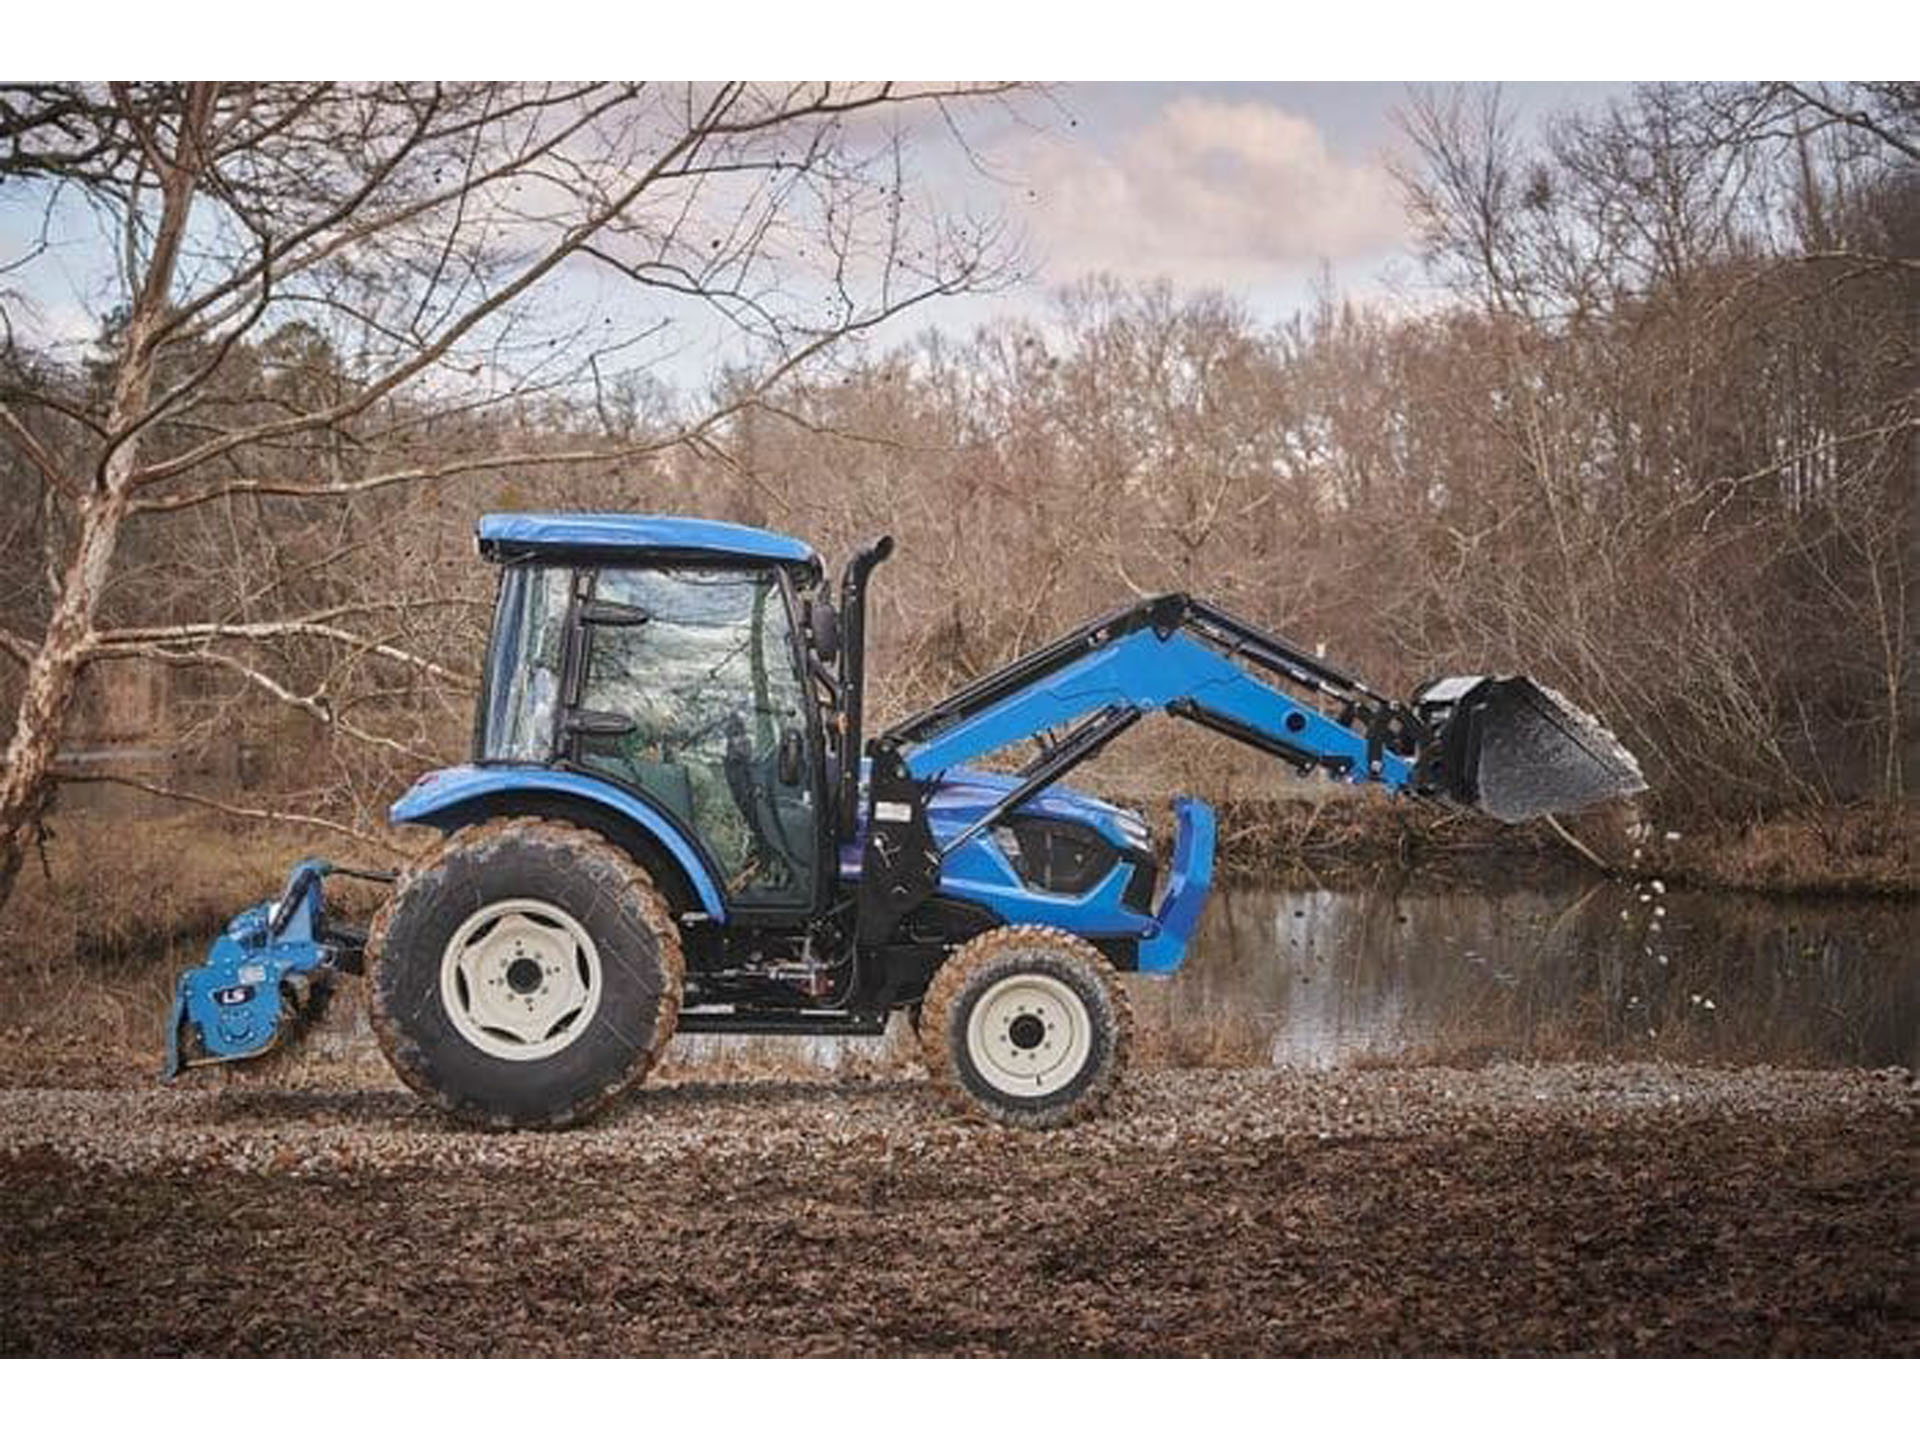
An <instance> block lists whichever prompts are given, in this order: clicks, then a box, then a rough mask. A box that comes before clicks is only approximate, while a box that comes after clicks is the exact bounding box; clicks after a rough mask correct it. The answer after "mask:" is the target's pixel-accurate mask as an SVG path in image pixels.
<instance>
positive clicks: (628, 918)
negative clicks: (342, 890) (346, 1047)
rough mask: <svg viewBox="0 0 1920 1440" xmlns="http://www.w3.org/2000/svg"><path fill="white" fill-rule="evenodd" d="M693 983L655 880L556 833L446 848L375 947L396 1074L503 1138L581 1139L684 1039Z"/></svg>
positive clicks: (507, 825) (396, 905) (596, 841)
mask: <svg viewBox="0 0 1920 1440" xmlns="http://www.w3.org/2000/svg"><path fill="white" fill-rule="evenodd" d="M684 975H685V962H684V960H683V958H682V956H681V951H680V934H679V929H678V927H677V926H676V925H675V924H674V921H673V917H672V914H671V913H670V912H669V910H668V909H667V905H666V902H665V901H664V900H662V899H661V897H660V893H659V891H658V890H657V889H656V888H655V886H654V884H653V882H652V880H651V879H650V878H649V877H648V875H647V873H646V871H645V870H643V869H642V868H641V867H640V866H639V865H638V864H637V863H635V861H634V860H633V859H632V858H631V857H630V856H628V855H627V854H626V853H625V852H624V851H622V850H620V849H619V848H618V847H617V846H615V845H613V844H612V843H611V842H610V841H608V840H605V839H603V838H602V837H601V836H598V835H595V834H593V833H592V832H590V831H586V830H581V829H579V828H577V827H575V826H571V825H566V824H562V823H560V822H558V821H553V820H540V819H528V818H522V819H506V820H495V821H489V822H488V823H486V824H483V825H478V826H475V827H473V828H471V829H468V830H462V831H459V832H458V833H456V834H454V835H453V836H451V837H449V839H448V840H447V841H446V842H445V843H444V844H443V845H442V846H441V847H440V848H439V849H438V850H437V851H436V852H434V854H433V855H432V856H430V857H429V858H428V859H427V860H426V861H425V862H424V863H423V864H422V865H421V866H420V867H419V868H418V869H417V870H414V871H412V872H410V873H409V874H407V875H406V876H404V877H402V879H401V881H400V883H399V884H398V885H397V886H396V887H395V890H394V894H393V896H392V898H391V899H389V900H388V902H387V904H386V906H385V907H384V908H383V909H382V910H381V911H380V913H379V915H377V916H376V917H375V918H374V922H373V925H372V927H371V929H370V931H369V934H368V938H367V990H368V995H369V997H370V1006H369V1008H370V1010H371V1012H372V1017H373V1028H374V1033H375V1034H376V1035H377V1036H378V1037H379V1040H380V1048H381V1049H382V1050H383V1051H384V1052H385V1053H386V1056H387V1060H388V1061H389V1063H391V1064H392V1066H393V1068H394V1070H395V1071H396V1072H397V1073H398V1074H399V1076H400V1078H401V1079H402V1080H404V1081H406V1083H407V1084H408V1086H410V1087H411V1088H412V1089H413V1090H414V1091H416V1092H417V1093H419V1094H420V1095H422V1096H424V1097H426V1098H427V1099H428V1100H431V1101H432V1102H433V1103H434V1104H435V1105H438V1106H439V1107H440V1108H441V1109H443V1110H446V1111H447V1112H449V1113H450V1114H452V1115H455V1116H457V1117H458V1118H460V1119H462V1120H466V1121H469V1122H472V1123H476V1124H481V1125H486V1126H490V1127H493V1128H496V1129H513V1128H543V1129H545V1128H558V1127H561V1126H566V1125H572V1124H576V1123H578V1122H579V1121H581V1120H584V1119H586V1118H587V1117H588V1116H590V1115H592V1114H594V1113H595V1112H596V1111H598V1110H600V1109H602V1108H604V1107H605V1106H606V1105H608V1104H609V1103H610V1102H611V1101H613V1100H614V1098H615V1097H617V1096H618V1095H619V1094H620V1093H621V1092H622V1091H624V1090H626V1089H628V1088H629V1087H630V1086H632V1085H635V1084H637V1083H639V1081H640V1080H641V1079H642V1078H643V1077H644V1076H645V1074H646V1072H647V1071H648V1069H650V1068H651V1066H652V1064H653V1062H654V1061H655V1060H656V1059H657V1058H658V1057H659V1055H660V1053H661V1052H662V1051H663V1050H664V1049H665V1048H666V1045H667V1042H668V1041H669V1040H670V1039H671V1038H672V1036H673V1029H674V1025H675V1023H676V1021H677V1020H678V1019H679V1014H680V991H681V984H682V981H683V978H684Z"/></svg>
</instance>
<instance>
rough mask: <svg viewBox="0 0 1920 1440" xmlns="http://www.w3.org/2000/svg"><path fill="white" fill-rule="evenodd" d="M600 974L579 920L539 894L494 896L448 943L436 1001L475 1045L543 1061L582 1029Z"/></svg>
mask: <svg viewBox="0 0 1920 1440" xmlns="http://www.w3.org/2000/svg"><path fill="white" fill-rule="evenodd" d="M600 976H601V967H600V952H599V951H598V950H597V949H595V948H594V944H593V940H592V937H590V936H589V935H588V934H587V932H586V930H585V929H584V928H582V926H581V924H580V922H579V921H578V920H575V919H574V918H573V917H572V916H571V915H569V914H567V912H566V911H564V910H562V909H560V908H559V907H558V906H554V905H549V904H547V903H546V902H545V901H544V900H500V901H496V902H495V903H494V904H492V905H487V906H484V907H483V908H481V909H479V910H476V911H474V913H473V914H472V915H470V916H468V917H467V919H466V921H465V922H464V923H463V924H462V925H461V926H460V928H459V929H458V930H456V931H454V932H453V938H452V939H451V940H449V941H448V942H447V948H446V950H445V951H444V952H443V953H442V955H441V958H440V1001H441V1003H442V1004H443V1005H444V1006H445V1007H446V1011H447V1018H448V1019H450V1020H452V1021H453V1028H454V1029H456V1030H458V1031H459V1032H460V1034H461V1037H462V1038H463V1039H465V1040H466V1042H467V1043H468V1044H470V1045H472V1046H473V1047H474V1048H475V1049H476V1050H480V1051H483V1052H485V1053H486V1054H488V1055H492V1056H494V1057H495V1058H497V1059H501V1060H543V1059H545V1058H546V1057H547V1056H549V1055H555V1054H558V1053H559V1052H560V1051H562V1050H564V1049H566V1048H567V1046H569V1045H571V1044H573V1042H574V1041H576V1040H578V1039H579V1038H580V1037H581V1036H582V1035H584V1034H586V1032H587V1027H588V1025H589V1024H590V1023H591V1022H592V1020H593V1016H594V1012H595V1011H597V1010H598V1009H599V1008H600V992H601V981H600Z"/></svg>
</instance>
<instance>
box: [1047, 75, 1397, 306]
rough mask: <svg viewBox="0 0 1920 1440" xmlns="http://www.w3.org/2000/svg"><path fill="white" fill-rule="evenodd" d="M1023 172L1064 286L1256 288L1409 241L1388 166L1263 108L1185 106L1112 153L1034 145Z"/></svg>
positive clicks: (1051, 266) (1060, 141) (1168, 109)
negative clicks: (1102, 273) (1095, 274)
mask: <svg viewBox="0 0 1920 1440" xmlns="http://www.w3.org/2000/svg"><path fill="white" fill-rule="evenodd" d="M1019 168H1020V169H1021V170H1022V171H1023V172H1024V173H1025V175H1026V177H1027V189H1028V191H1029V193H1030V197H1031V198H1030V200H1029V204H1028V210H1027V214H1026V219H1027V221H1028V224H1029V227H1030V230H1031V232H1032V234H1033V236H1034V238H1035V240H1036V241H1037V242H1038V244H1039V247H1040V248H1041V250H1042V251H1043V252H1044V254H1045V258H1046V261H1047V270H1048V272H1049V274H1048V278H1049V279H1053V280H1066V279H1070V278H1072V277H1073V276H1075V275H1078V274H1081V273H1084V272H1086V271H1089V270H1111V271H1114V272H1116V273H1118V274H1121V275H1127V276H1147V275H1167V276H1169V277H1171V278H1172V279H1173V280H1174V281H1175V282H1176V283H1198V284H1217V285H1228V286H1232V285H1240V284H1257V283H1260V282H1261V281H1263V280H1266V279H1270V278H1272V276H1273V275H1274V274H1275V273H1276V272H1279V271H1285V270H1297V269H1299V268H1300V267H1303V266H1308V265H1312V264H1314V263H1316V262H1318V261H1319V260H1322V259H1327V260H1331V261H1335V262H1338V261H1341V260H1353V259H1370V258H1374V257H1379V256H1383V255H1385V254H1387V253H1389V252H1391V251H1394V250H1396V249H1399V248H1400V247H1402V246H1403V245H1404V244H1405V242H1406V238H1407V228H1406V221H1405V218H1404V215H1403V213H1402V211H1401V207H1400V202H1399V197H1398V195H1397V194H1396V192H1395V189H1394V185H1393V181H1392V179H1391V177H1390V176H1389V175H1388V174H1387V172H1386V169H1385V168H1384V166H1382V165H1381V164H1379V163H1378V162H1376V161H1354V160H1348V159H1343V158H1341V157H1340V156H1337V155H1335V154H1334V153H1333V152H1332V151H1331V150H1330V149H1329V148H1328V146H1327V142H1326V137H1325V136H1324V135H1322V134H1321V132H1320V130H1319V128H1318V127H1317V126H1316V125H1314V123H1313V122H1312V121H1310V120H1307V119H1304V118H1302V117H1301V116H1299V115H1295V114H1293V113H1291V112H1289V111H1287V110H1283V109H1281V108H1279V107H1278V106H1275V105H1271V104H1268V103H1266V102H1264V101H1257V100H1252V101H1221V100H1213V99H1207V98H1203V97H1200V96H1184V97H1181V98H1178V99H1175V100H1172V101H1170V102H1169V103H1168V104H1167V105H1165V106H1164V107H1162V108H1161V110H1160V111H1159V112H1158V113H1157V114H1156V115H1155V116H1154V117H1153V118H1152V119H1151V120H1150V121H1148V122H1147V123H1146V124H1145V125H1143V126H1141V127H1139V128H1138V129H1136V130H1134V131H1132V132H1131V133H1129V134H1127V135H1124V136H1122V137H1121V138H1120V139H1119V141H1118V143H1117V144H1115V145H1114V146H1112V147H1111V148H1110V149H1107V150H1104V151H1103V150H1096V149H1094V148H1093V147H1091V146H1088V145H1086V144H1085V143H1074V142H1073V141H1070V140H1068V139H1065V138H1062V137H1057V136H1046V137H1042V138H1040V139H1038V140H1035V141H1033V142H1031V143H1030V145H1029V146H1028V147H1027V148H1026V150H1025V153H1024V154H1022V155H1021V156H1020V157H1019Z"/></svg>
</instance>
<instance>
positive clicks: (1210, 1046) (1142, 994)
mask: <svg viewBox="0 0 1920 1440" xmlns="http://www.w3.org/2000/svg"><path fill="white" fill-rule="evenodd" d="M1916 921H1920V907H1916V906H1914V905H1911V904H1897V903H1879V902H1857V901H1854V902H1808V901H1787V900H1768V899H1759V898H1755V897H1750V896H1736V895H1727V894H1690V893H1689V894H1683V893H1656V892H1655V891H1654V890H1652V889H1651V888H1640V889H1636V888H1635V887H1632V886H1622V885H1618V884H1611V883H1606V884H1596V885H1594V886H1593V887H1591V888H1589V889H1586V890H1582V891H1563V892H1542V891H1537V890H1513V891H1509V892H1506V893H1488V892H1485V891H1475V892H1454V893H1447V894H1420V895H1412V894H1409V895H1399V896H1395V895H1392V894H1386V893H1380V892H1337V891H1328V890H1315V891H1262V890H1251V889H1242V890H1229V891H1225V892H1222V893H1221V894H1218V895H1216V896H1215V897H1214V899H1213V901H1212V903H1211V904H1210V905H1209V907H1208V912H1207V915H1206V918H1205V920H1204V921H1203V924H1202V927H1201V931H1200V933H1199V935H1198V936H1197V937H1196V940H1195V944H1194V948H1193V951H1192V953H1191V958H1190V959H1189V961H1188V966H1187V969H1186V970H1184V971H1183V972H1182V973H1181V974H1179V975H1178V976H1175V977H1174V978H1173V979H1171V980H1168V981H1163V982H1136V983H1135V986H1134V995H1135V1005H1136V1011H1137V1012H1138V1013H1139V1015H1140V1017H1141V1020H1142V1030H1143V1041H1144V1043H1145V1048H1147V1049H1148V1050H1149V1051H1150V1052H1154V1051H1157V1052H1158V1054H1159V1058H1161V1059H1163V1060H1168V1061H1171V1062H1174V1063H1188V1064H1192V1063H1242V1064H1245V1063H1255V1064H1257V1063H1272V1064H1287V1065H1334V1064H1342V1063H1353V1062H1356V1061H1360V1062H1364V1061H1368V1060H1380V1061H1396V1060H1412V1061H1420V1060H1433V1061H1459V1062H1467V1063H1473V1062H1478V1061H1482V1060H1487V1059H1493V1058H1500V1057H1534V1058H1555V1059H1584V1058H1600V1057H1606V1056H1618V1057H1632V1058H1669V1059H1684V1060H1689V1061H1706V1062H1714V1061H1724V1062H1728V1063H1747V1064H1750V1063H1773V1064H1781V1065H1814V1066H1823V1065H1866V1066H1882V1065H1916V1064H1917V1063H1920V966H1917V965H1916V963H1915V958H1914V957H1915V951H1916V948H1917V947H1916V943H1915V936H1916V933H1920V924H1916Z"/></svg>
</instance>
